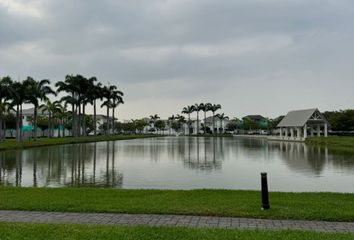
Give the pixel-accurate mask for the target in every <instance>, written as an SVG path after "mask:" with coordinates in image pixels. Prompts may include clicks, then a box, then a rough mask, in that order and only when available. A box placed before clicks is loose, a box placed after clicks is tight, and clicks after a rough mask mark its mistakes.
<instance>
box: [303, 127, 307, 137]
mask: <svg viewBox="0 0 354 240" xmlns="http://www.w3.org/2000/svg"><path fill="white" fill-rule="evenodd" d="M304 138H307V124H305V126H304Z"/></svg>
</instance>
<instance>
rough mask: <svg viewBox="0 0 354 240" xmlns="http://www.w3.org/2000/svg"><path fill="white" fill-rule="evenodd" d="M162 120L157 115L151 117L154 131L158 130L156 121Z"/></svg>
mask: <svg viewBox="0 0 354 240" xmlns="http://www.w3.org/2000/svg"><path fill="white" fill-rule="evenodd" d="M158 119H160V117H159V115H157V114H155V115H150V123H153V124H154V129H156V126H155V125H156V121H157V120H158Z"/></svg>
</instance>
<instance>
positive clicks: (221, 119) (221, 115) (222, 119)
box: [215, 113, 229, 133]
mask: <svg viewBox="0 0 354 240" xmlns="http://www.w3.org/2000/svg"><path fill="white" fill-rule="evenodd" d="M215 117H217V118H219V119H220V124H221V129H222V133H224V132H225V131H224V130H225V129H224V125H223V121H224V120H228V119H229V117H228V116H225V114H224V113H222V114H216V115H215Z"/></svg>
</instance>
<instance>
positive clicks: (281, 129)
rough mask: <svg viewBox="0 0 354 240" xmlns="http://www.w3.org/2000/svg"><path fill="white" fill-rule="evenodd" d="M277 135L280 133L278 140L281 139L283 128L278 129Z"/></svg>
mask: <svg viewBox="0 0 354 240" xmlns="http://www.w3.org/2000/svg"><path fill="white" fill-rule="evenodd" d="M279 133H280V135H279V136H280V138H282V137H283V128H279Z"/></svg>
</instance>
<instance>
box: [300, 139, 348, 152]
mask: <svg viewBox="0 0 354 240" xmlns="http://www.w3.org/2000/svg"><path fill="white" fill-rule="evenodd" d="M306 143H309V144H316V145H320V146H327V147H328V148H331V149H333V150H338V151H346V152H352V153H354V137H337V136H330V137H327V138H325V137H311V138H308V139H306Z"/></svg>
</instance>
